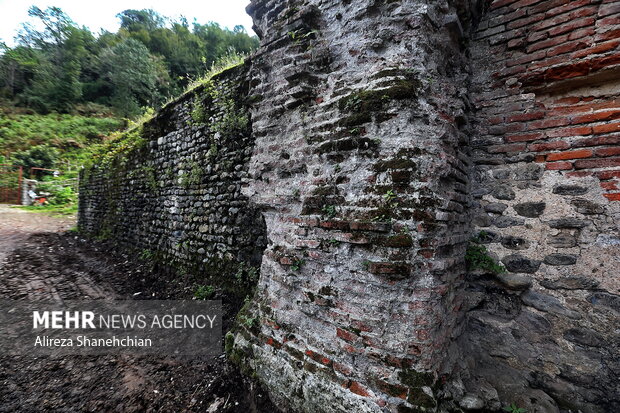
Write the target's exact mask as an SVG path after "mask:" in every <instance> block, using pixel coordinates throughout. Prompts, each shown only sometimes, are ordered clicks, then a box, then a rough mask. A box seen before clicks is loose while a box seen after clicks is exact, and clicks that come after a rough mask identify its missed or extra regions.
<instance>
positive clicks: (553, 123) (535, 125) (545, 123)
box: [527, 117, 570, 130]
mask: <svg viewBox="0 0 620 413" xmlns="http://www.w3.org/2000/svg"><path fill="white" fill-rule="evenodd" d="M568 125H570V119H568V118H567V117H563V118H555V119H542V120H539V121H535V122H530V123H528V124H527V126H528V129H529V130H533V129H547V128H557V127H558V126H568Z"/></svg>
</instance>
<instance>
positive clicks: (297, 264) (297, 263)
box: [291, 258, 306, 271]
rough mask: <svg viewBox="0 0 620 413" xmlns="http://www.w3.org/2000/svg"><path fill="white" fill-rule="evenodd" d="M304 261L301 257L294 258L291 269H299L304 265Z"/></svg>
mask: <svg viewBox="0 0 620 413" xmlns="http://www.w3.org/2000/svg"><path fill="white" fill-rule="evenodd" d="M305 263H306V261H305V260H304V259H302V258H295V259H294V260H293V264H292V265H291V270H293V271H299V270H300V269H301V267H303V266H304V264H305Z"/></svg>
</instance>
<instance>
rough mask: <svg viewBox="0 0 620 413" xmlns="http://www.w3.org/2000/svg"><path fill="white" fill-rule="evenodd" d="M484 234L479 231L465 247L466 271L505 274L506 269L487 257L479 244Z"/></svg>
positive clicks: (485, 251)
mask: <svg viewBox="0 0 620 413" xmlns="http://www.w3.org/2000/svg"><path fill="white" fill-rule="evenodd" d="M485 236H486V233H485V232H484V231H481V232H480V233H479V234H478V236H477V237H474V238H472V240H471V242H470V243H469V245H468V246H467V251H466V252H465V262H466V263H467V269H468V270H469V271H473V270H483V271H488V272H490V273H492V274H501V273H504V272H506V268H505V267H504V266H503V265H502V264H499V263H497V262H495V260H494V259H493V258H491V257H490V256H489V252H488V251H487V249H486V247H485V246H484V245H481V244H480V239H481V238H484V237H485Z"/></svg>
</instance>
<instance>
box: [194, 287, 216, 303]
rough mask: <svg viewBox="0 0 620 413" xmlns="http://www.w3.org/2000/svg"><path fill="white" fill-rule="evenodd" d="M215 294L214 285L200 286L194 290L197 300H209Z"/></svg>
mask: <svg viewBox="0 0 620 413" xmlns="http://www.w3.org/2000/svg"><path fill="white" fill-rule="evenodd" d="M213 294H215V288H214V287H213V286H212V285H198V286H196V289H195V290H194V298H195V299H196V300H208V299H209V298H211V297H212V296H213Z"/></svg>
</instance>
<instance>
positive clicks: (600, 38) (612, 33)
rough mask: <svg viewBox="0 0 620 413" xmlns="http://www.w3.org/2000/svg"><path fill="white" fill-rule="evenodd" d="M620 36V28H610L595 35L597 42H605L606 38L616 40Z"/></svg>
mask: <svg viewBox="0 0 620 413" xmlns="http://www.w3.org/2000/svg"><path fill="white" fill-rule="evenodd" d="M618 38H620V29H615V30H608V31H606V32H603V33H599V34H597V35H596V36H595V37H594V41H595V42H604V41H605V40H615V39H618Z"/></svg>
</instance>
